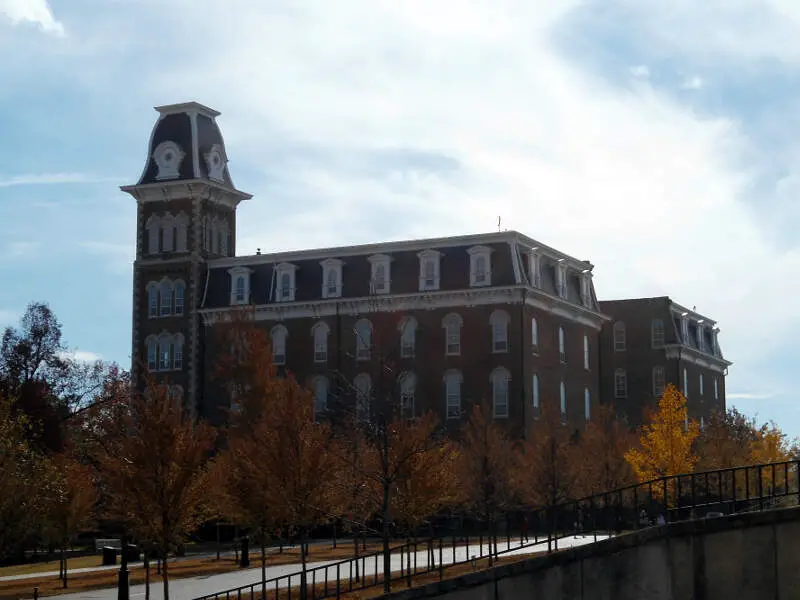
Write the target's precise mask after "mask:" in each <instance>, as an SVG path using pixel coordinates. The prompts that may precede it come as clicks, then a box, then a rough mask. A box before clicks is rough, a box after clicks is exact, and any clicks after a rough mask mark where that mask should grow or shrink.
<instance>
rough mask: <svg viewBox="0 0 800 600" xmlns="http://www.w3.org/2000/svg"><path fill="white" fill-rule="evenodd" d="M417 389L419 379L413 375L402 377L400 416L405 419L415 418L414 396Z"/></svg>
mask: <svg viewBox="0 0 800 600" xmlns="http://www.w3.org/2000/svg"><path fill="white" fill-rule="evenodd" d="M416 388H417V378H416V376H415V375H414V374H413V373H403V374H402V375H401V376H400V415H401V417H402V418H403V419H413V418H414V394H415V391H416Z"/></svg>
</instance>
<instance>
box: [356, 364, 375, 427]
mask: <svg viewBox="0 0 800 600" xmlns="http://www.w3.org/2000/svg"><path fill="white" fill-rule="evenodd" d="M353 386H354V387H355V388H356V418H357V419H358V420H359V421H368V420H369V405H370V394H371V392H372V381H371V380H370V377H369V375H367V374H366V373H361V374H360V375H358V376H357V377H356V378H355V380H353Z"/></svg>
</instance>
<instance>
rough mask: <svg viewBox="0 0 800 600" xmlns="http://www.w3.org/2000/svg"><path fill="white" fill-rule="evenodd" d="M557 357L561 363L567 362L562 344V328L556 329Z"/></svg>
mask: <svg viewBox="0 0 800 600" xmlns="http://www.w3.org/2000/svg"><path fill="white" fill-rule="evenodd" d="M558 357H559V360H561V362H562V363H565V362H567V351H566V344H565V342H564V328H563V327H559V328H558Z"/></svg>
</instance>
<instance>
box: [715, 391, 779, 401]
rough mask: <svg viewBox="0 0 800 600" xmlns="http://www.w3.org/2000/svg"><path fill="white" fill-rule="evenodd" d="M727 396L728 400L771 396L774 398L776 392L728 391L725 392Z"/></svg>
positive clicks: (768, 397)
mask: <svg viewBox="0 0 800 600" xmlns="http://www.w3.org/2000/svg"><path fill="white" fill-rule="evenodd" d="M725 397H726V398H727V399H728V400H769V399H770V398H774V397H775V394H769V393H765V392H741V393H736V392H728V393H726V394H725Z"/></svg>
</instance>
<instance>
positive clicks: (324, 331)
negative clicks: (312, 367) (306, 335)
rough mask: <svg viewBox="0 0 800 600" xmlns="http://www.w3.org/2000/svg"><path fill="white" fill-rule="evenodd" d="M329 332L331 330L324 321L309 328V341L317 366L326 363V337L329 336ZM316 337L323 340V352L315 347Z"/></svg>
mask: <svg viewBox="0 0 800 600" xmlns="http://www.w3.org/2000/svg"><path fill="white" fill-rule="evenodd" d="M330 332H331V328H330V327H328V324H327V323H326V322H325V321H318V322H317V323H315V324H314V326H313V327H312V328H311V340H312V343H313V345H314V362H315V363H317V364H322V363H326V362H328V336H329V335H330ZM317 336H321V337H322V338H323V339H324V347H323V350H320V349H319V348H318V347H317V346H318V344H317V341H318V340H317ZM320 345H321V344H320Z"/></svg>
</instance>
